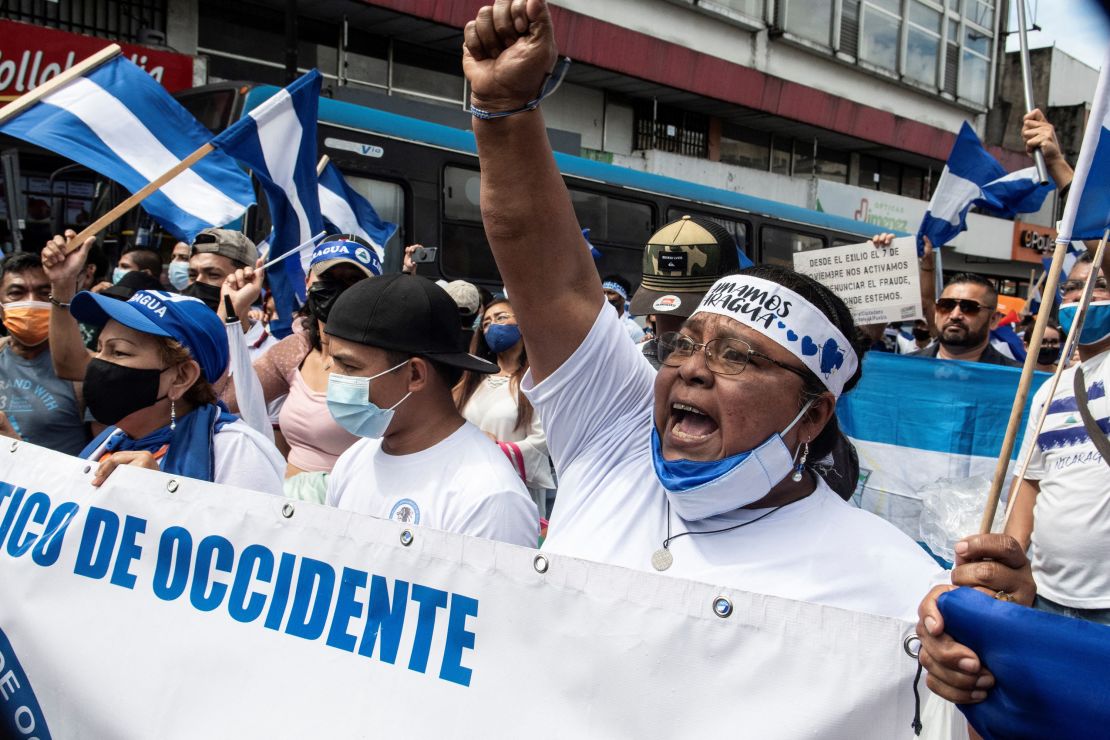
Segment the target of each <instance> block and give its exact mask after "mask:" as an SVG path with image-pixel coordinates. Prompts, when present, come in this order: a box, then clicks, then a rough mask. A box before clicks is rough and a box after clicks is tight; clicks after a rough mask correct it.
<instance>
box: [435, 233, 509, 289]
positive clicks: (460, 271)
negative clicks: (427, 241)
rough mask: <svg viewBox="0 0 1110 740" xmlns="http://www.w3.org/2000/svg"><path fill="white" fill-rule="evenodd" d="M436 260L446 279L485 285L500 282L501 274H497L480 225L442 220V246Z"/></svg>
mask: <svg viewBox="0 0 1110 740" xmlns="http://www.w3.org/2000/svg"><path fill="white" fill-rule="evenodd" d="M438 258H439V264H440V269H441V270H442V271H443V275H444V277H446V278H447V279H448V280H467V281H469V282H472V283H487V284H488V283H500V282H501V274H500V273H499V272H498V271H497V264H496V263H495V262H494V261H493V252H491V251H490V248H489V242H487V241H486V232H485V229H483V228H482V226H481V224H478V225H470V224H459V223H451V222H449V221H444V222H443V244H442V245H440V249H439V255H438Z"/></svg>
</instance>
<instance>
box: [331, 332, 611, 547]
mask: <svg viewBox="0 0 1110 740" xmlns="http://www.w3.org/2000/svg"><path fill="white" fill-rule="evenodd" d="M626 341H627V340H626ZM327 502H328V504H329V505H330V506H336V507H338V508H340V509H346V510H348V511H356V512H358V513H360V514H369V515H370V516H376V517H378V518H380V519H393V520H395V521H399V522H404V523H406V524H416V525H419V526H422V527H431V528H432V529H442V530H445V531H448V532H457V533H458V534H466V535H470V536H472V537H486V538H488V539H491V540H500V541H502V542H511V543H513V544H515V545H524V546H526V547H535V546H536V543H537V542H538V541H539V512H538V511H537V509H536V504H535V503H533V501H532V499H531V497H530V496H529V495H528V489H527V488H525V487H524V483H523V482H522V481H521V479H520V476H519V475H518V474H517V472H516V471H515V470H513V466H512V465H511V464H510V463H509V461H508V459H507V458H506V457H505V455H504V453H502V452H501V449H500V448H499V447H498V446H497V444H496V443H494V442H493V441H492V440H491V439H490V438H489V437H487V436H486V435H485V434H483V433H482V432H481V430H479V429H478V427H476V426H474V425H473V424H471V423H470V422H464V423H463V425H462V426H460V427H459V428H458V429H457V430H456V431H454V432H452V433H451V435H450V436H448V437H447V438H446V439H444V440H443V441H441V442H438V443H436V444H434V445H432V446H431V447H429V448H428V449H426V450H421V451H420V452H414V453H412V454H410V455H390V454H389V453H387V452H384V451H383V450H382V441H381V440H380V439H360V440H359V441H358V442H355V443H354V444H353V445H351V447H350V448H348V449H347V451H346V452H344V453H343V454H342V455H340V456H339V460H337V461H336V463H335V467H334V468H333V469H332V472H331V475H330V476H329V477H328V494H327Z"/></svg>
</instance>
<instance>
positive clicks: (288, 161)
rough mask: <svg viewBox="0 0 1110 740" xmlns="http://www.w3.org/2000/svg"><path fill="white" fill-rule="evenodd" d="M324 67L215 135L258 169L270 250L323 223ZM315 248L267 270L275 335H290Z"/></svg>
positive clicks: (299, 239)
mask: <svg viewBox="0 0 1110 740" xmlns="http://www.w3.org/2000/svg"><path fill="white" fill-rule="evenodd" d="M319 103H320V73H319V72H318V71H316V70H315V69H314V70H312V71H311V72H309V73H307V74H305V75H302V76H301V77H300V78H299V79H297V80H295V81H294V82H293V83H292V84H291V85H289V87H287V88H285V89H283V90H278V91H277V92H276V93H274V95H273V96H272V97H270V98H269V99H268V100H266V102H264V103H262V104H261V105H259V106H257V107H256V108H254V109H253V110H251V111H250V112H249V113H247V115H245V116H244V117H243V118H242V119H240V120H239V121H237V122H236V123H235V124H233V125H232V126H230V127H229V128H227V129H226V130H225V131H224V132H223V133H221V134H220V135H219V136H217V137H216V138H215V139H213V140H212V144H213V145H214V146H216V147H217V148H218V149H221V150H222V151H224V152H226V153H227V154H228V155H230V156H232V157H234V158H235V159H237V160H239V161H240V162H242V163H243V164H245V165H246V166H248V167H250V168H251V170H252V171H253V172H254V176H255V177H256V178H258V181H259V182H260V183H261V184H262V189H263V190H264V191H265V192H266V201H267V203H268V204H269V206H270V221H271V223H272V224H273V230H272V231H271V232H270V238H269V243H270V254H282V253H283V252H285V251H286V250H289V249H293V248H294V247H296V246H297V245H298V244H301V243H303V242H306V241H308V240H309V239H311V238H312V237H313V236H314V235H315V234H318V233H319V232H320V231H322V230H323V228H324V220H323V218H322V217H321V215H320V195H319V192H318V180H317V177H316V113H317V108H318V107H319ZM311 254H312V250H311V249H305V250H304V251H303V252H302V253H301V255H300V257H301V258H300V259H299V260H298V259H286V260H282V261H281V262H279V263H277V264H276V265H274V266H273V267H272V268H270V270H269V271H268V273H267V274H268V277H269V280H270V289H271V290H272V291H273V293H274V304H275V307H276V309H277V314H278V315H277V318H275V320H274V321H273V322H271V327H270V332H271V333H272V334H273V335H274V336H278V337H281V336H285V335H286V334H288V333H289V331H290V329H291V327H292V321H293V313H294V312H295V311H296V310H297V308H298V307H299V306H300V305H301V304H302V303H303V302H304V299H305V274H306V272H307V270H308V261H309V259H310V257H311Z"/></svg>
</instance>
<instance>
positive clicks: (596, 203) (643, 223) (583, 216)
mask: <svg viewBox="0 0 1110 740" xmlns="http://www.w3.org/2000/svg"><path fill="white" fill-rule="evenodd" d="M569 190H570V200H571V203H572V204H573V205H574V215H575V216H576V217H577V218H578V223H579V224H580V225H581V226H582V228H584V229H589V230H590V240H591V241H592V240H595V239H596V240H597V241H601V242H610V243H615V244H622V245H627V246H630V247H636V248H637V249H643V247H644V245H645V244H647V240H648V238H649V237H650V236H651V234H652V231H653V230H654V229H653V223H652V209H651V205H649V204H647V203H637V202H636V201H631V200H625V199H623V198H614V197H611V196H608V195H604V194H602V193H594V192H590V191H586V190H578V189H577V188H570V189H569Z"/></svg>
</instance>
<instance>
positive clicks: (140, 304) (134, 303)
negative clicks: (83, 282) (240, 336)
mask: <svg viewBox="0 0 1110 740" xmlns="http://www.w3.org/2000/svg"><path fill="white" fill-rule="evenodd" d="M69 312H70V313H71V314H73V318H75V319H77V320H78V321H80V322H82V323H85V324H91V325H93V326H104V325H105V324H107V323H108V320H109V319H114V320H115V321H118V322H119V323H121V324H123V325H124V326H126V327H129V328H131V329H134V330H135V331H140V332H142V333H144V334H153V335H154V336H156V337H169V338H170V339H174V340H176V341H178V342H180V343H181V345H182V346H183V347H185V349H187V350H188V351H189V354H190V355H192V357H193V359H194V360H196V361H197V364H198V365H200V370H201V372H202V373H203V374H204V379H205V380H207V381H208V382H209V383H214V382H215V381H217V380H219V378H220V376H221V375H223V374H224V371H225V370H227V363H228V356H229V351H228V347H227V330H226V329H224V325H223V324H222V323H221V322H220V318H219V317H218V316H217V315H216V313H215V312H214V311H213V310H212V309H210V308H209V307H208V306H206V305H204V302H203V301H201V300H199V299H197V298H191V297H189V296H183V295H180V294H178V293H167V292H166V291H164V290H139V291H136V292H135V294H134V295H133V296H131V298H129V299H128V300H127V301H121V300H119V299H118V298H109V297H107V296H103V295H98V294H96V293H90V292H89V291H87V290H84V291H81V292H80V293H78V294H77V295H76V296H74V298H73V302H72V303H71V304H70V306H69Z"/></svg>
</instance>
